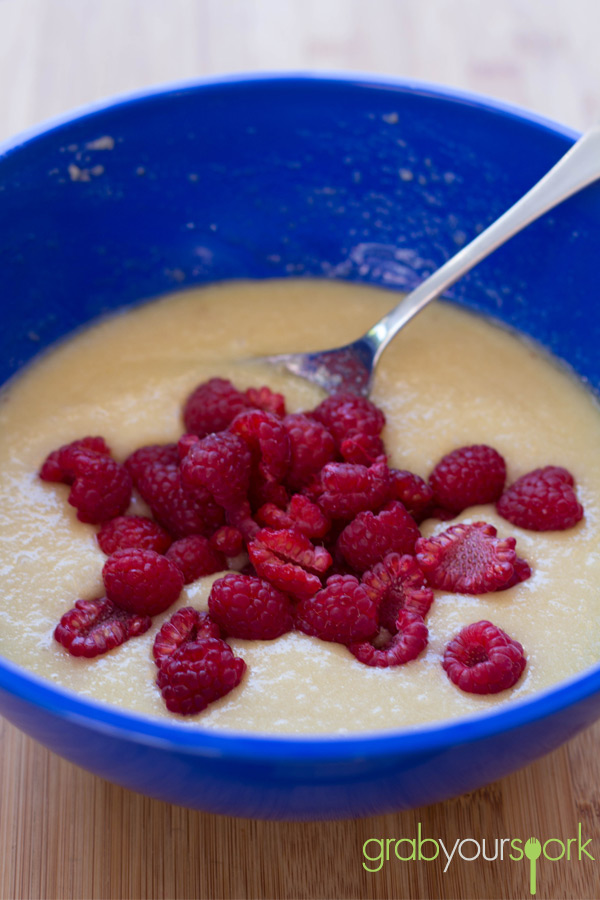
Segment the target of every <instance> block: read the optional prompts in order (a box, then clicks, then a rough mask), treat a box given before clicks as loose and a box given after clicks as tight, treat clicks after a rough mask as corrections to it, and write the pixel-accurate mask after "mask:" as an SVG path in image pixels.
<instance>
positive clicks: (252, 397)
mask: <svg viewBox="0 0 600 900" xmlns="http://www.w3.org/2000/svg"><path fill="white" fill-rule="evenodd" d="M245 396H246V400H247V401H248V403H249V404H250V406H256V407H257V408H258V409H262V410H264V412H268V413H273V415H274V416H279V418H280V419H283V417H284V416H285V398H284V396H283V394H276V393H275V392H274V391H272V390H271V388H269V387H261V388H253V387H251V388H248V390H247V391H246V394H245Z"/></svg>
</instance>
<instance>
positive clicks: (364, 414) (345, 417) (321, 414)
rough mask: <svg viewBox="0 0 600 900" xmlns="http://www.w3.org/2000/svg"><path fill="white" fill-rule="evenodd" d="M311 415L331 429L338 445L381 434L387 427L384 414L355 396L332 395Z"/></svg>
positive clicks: (367, 401)
mask: <svg viewBox="0 0 600 900" xmlns="http://www.w3.org/2000/svg"><path fill="white" fill-rule="evenodd" d="M311 415H312V417H313V418H314V419H316V420H317V422H321V423H322V424H323V425H325V427H326V428H328V429H329V431H330V432H331V433H332V435H333V436H334V438H335V440H336V441H337V442H338V444H340V443H341V442H342V441H343V440H344V438H350V437H356V435H362V434H380V432H381V431H382V429H383V426H384V425H385V416H384V414H383V412H382V411H381V410H380V409H378V408H377V407H376V406H375V404H374V403H371V401H370V400H367V398H366V397H359V396H357V395H355V394H332V395H331V396H330V397H327V398H326V399H325V400H323V402H322V403H320V404H319V405H318V406H317V408H316V409H314V410H313V411H312V413H311Z"/></svg>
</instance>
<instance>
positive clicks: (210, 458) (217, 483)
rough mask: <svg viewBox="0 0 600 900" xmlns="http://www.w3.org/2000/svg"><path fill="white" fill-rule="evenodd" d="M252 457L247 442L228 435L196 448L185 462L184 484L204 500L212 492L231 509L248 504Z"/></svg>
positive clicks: (215, 436) (213, 436)
mask: <svg viewBox="0 0 600 900" xmlns="http://www.w3.org/2000/svg"><path fill="white" fill-rule="evenodd" d="M251 464H252V456H251V453H250V450H249V449H248V446H247V445H246V442H245V441H243V440H242V438H240V437H238V436H237V435H236V434H231V433H230V432H227V431H224V432H222V433H221V434H209V435H208V436H207V437H205V438H202V440H200V441H198V443H197V444H194V445H193V446H192V447H191V448H190V451H189V453H188V454H187V456H186V457H185V459H183V460H182V462H181V483H182V485H183V487H184V488H186V489H187V490H189V491H191V492H192V493H195V492H197V491H199V492H200V495H201V496H204V495H205V492H206V491H208V492H209V493H210V494H212V496H213V497H214V499H215V500H216V502H217V503H218V504H220V505H221V506H223V507H225V509H228V508H230V507H235V506H238V505H239V504H240V503H242V502H243V500H245V498H246V495H247V493H248V488H249V486H250V472H251Z"/></svg>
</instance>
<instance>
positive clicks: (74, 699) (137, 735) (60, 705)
mask: <svg viewBox="0 0 600 900" xmlns="http://www.w3.org/2000/svg"><path fill="white" fill-rule="evenodd" d="M300 85H305V86H307V87H312V88H314V89H317V90H318V89H319V87H321V86H332V85H333V86H335V85H338V86H343V87H356V88H363V87H366V88H373V89H377V90H387V91H389V92H390V94H391V95H392V94H394V93H400V94H409V95H420V96H424V97H429V98H431V99H435V100H442V101H446V102H449V103H454V104H457V105H460V106H469V107H474V108H477V109H481V110H483V111H486V112H490V113H493V114H495V115H496V116H500V117H503V118H508V119H512V120H518V121H519V122H524V123H525V124H528V125H530V126H533V127H535V128H537V129H539V130H541V131H545V132H547V133H550V134H553V135H557V136H559V137H562V138H566V139H568V140H569V141H570V142H572V141H574V140H576V139H577V137H578V136H579V133H578V132H577V131H575V130H574V129H571V128H569V127H567V126H564V125H562V124H560V123H559V122H556V121H554V120H552V119H549V118H547V117H545V116H541V115H538V114H537V113H534V112H532V111H530V110H528V109H525V108H523V107H521V106H517V105H515V104H511V103H506V102H504V101H501V100H497V99H495V98H492V97H487V96H485V95H483V94H478V93H474V92H471V91H466V90H462V89H459V88H453V87H449V86H445V85H439V84H436V83H434V82H429V81H421V80H418V79H404V78H396V77H391V76H387V75H377V74H372V73H362V72H329V71H323V72H321V71H310V72H304V71H299V72H296V71H290V72H251V73H232V74H227V75H220V76H215V77H208V78H193V79H185V80H180V81H175V82H168V83H165V84H157V85H153V86H150V87H148V88H144V89H142V90H137V91H131V92H127V93H122V94H118V95H116V96H112V97H109V98H106V99H102V100H100V101H98V102H94V103H90V104H86V105H84V106H80V107H77V108H76V109H73V110H70V111H69V112H67V113H64V114H60V115H58V116H53V117H51V118H49V119H46V120H45V121H43V122H42V123H40V124H38V125H35V126H33V127H32V128H29V129H27V130H25V131H22V132H21V133H19V134H17V135H15V136H14V137H12V138H9V139H8V140H5V141H3V142H2V143H0V163H1V162H2V161H3V159H6V158H7V157H8V156H11V155H12V154H13V153H14V152H17V151H18V150H19V149H21V148H22V147H24V146H26V145H29V144H31V143H34V142H35V141H36V140H39V139H43V138H44V137H46V136H48V135H49V134H51V133H53V132H59V131H60V130H62V129H63V128H64V129H66V128H68V126H70V125H75V124H79V123H81V122H83V121H85V120H87V119H90V120H94V119H95V118H98V119H99V120H100V121H101V119H102V114H103V113H106V112H111V111H113V110H115V109H119V108H125V107H127V106H129V105H134V104H135V105H137V104H143V103H146V102H149V103H152V102H153V101H154V100H157V99H163V98H165V97H168V96H170V95H173V96H177V95H179V94H183V93H194V92H198V93H202V92H203V91H206V90H213V91H214V90H216V91H229V90H231V91H236V90H237V91H239V90H249V89H260V88H265V89H269V88H273V87H277V88H281V87H286V86H287V87H292V86H300ZM0 690H2V691H3V692H5V693H7V694H10V695H12V696H14V697H15V698H17V699H18V700H21V701H23V702H25V703H29V704H32V705H34V706H36V707H38V708H40V709H42V710H43V711H45V712H46V713H49V714H51V715H53V716H58V717H59V718H62V719H64V720H65V721H66V722H69V723H72V724H74V725H80V726H83V727H86V728H89V729H91V730H93V731H95V732H97V733H99V734H103V735H106V736H110V737H114V738H120V739H129V740H131V741H135V742H136V743H138V744H144V745H146V746H149V747H155V748H161V749H165V750H169V751H171V752H172V751H176V752H179V753H181V754H186V755H194V756H204V757H213V758H219V759H233V760H243V759H245V760H247V761H251V760H252V761H257V762H258V761H261V762H266V761H269V762H271V763H282V764H285V763H310V762H311V761H316V760H323V761H335V762H343V761H356V760H361V759H366V758H373V757H377V758H381V757H390V756H392V757H393V756H397V755H408V754H415V755H416V754H420V753H423V752H424V751H428V752H430V753H431V752H441V751H443V750H445V749H448V748H451V747H453V746H457V745H465V744H470V743H474V742H477V741H481V740H485V739H489V738H493V737H495V736H498V735H500V734H502V733H507V732H511V731H514V730H517V729H519V728H521V727H524V726H527V725H531V724H533V723H534V722H539V721H541V720H544V719H546V718H549V717H551V716H553V715H555V714H557V713H559V712H561V711H562V710H564V709H566V708H567V707H570V706H573V705H575V704H577V703H579V702H581V701H584V700H586V699H588V698H589V697H591V696H592V695H593V694H594V693H597V692H599V691H600V663H598V664H597V665H595V666H593V667H591V668H589V669H587V670H585V671H583V672H580V673H577V674H576V675H574V676H571V677H570V678H568V679H566V680H564V681H561V682H560V683H559V684H557V685H554V686H551V687H550V688H547V689H545V690H544V691H541V692H538V693H536V694H534V695H533V696H531V697H527V698H525V699H523V700H517V701H514V702H510V704H509V705H507V706H505V707H504V708H503V709H501V710H495V711H491V712H488V711H486V712H484V713H475V714H472V715H469V716H464V717H460V718H458V719H450V720H440V721H436V722H432V723H427V724H424V725H417V726H411V727H408V728H406V727H405V728H393V729H386V730H378V731H375V732H360V733H352V734H309V735H302V736H298V735H289V734H266V733H262V732H261V733H254V732H242V731H234V730H223V731H219V730H215V729H214V728H203V727H202V726H201V725H198V724H197V723H196V721H195V720H194V721H193V723H192V722H191V721H190V722H189V723H187V724H183V723H180V722H177V721H171V720H167V719H164V720H163V719H160V718H158V717H152V716H150V715H142V714H139V713H135V712H132V711H123V710H120V709H119V708H118V707H116V706H112V705H109V704H105V703H102V702H100V701H96V700H93V699H90V698H86V697H82V696H81V695H78V694H76V693H75V692H72V691H69V690H67V689H65V688H62V687H60V686H58V685H54V684H53V683H52V682H51V681H50V680H48V679H44V678H42V677H40V676H38V675H35V674H33V673H31V672H29V671H27V670H26V669H24V668H22V667H20V666H18V665H16V664H15V663H13V662H11V661H10V660H8V659H6V658H4V657H0Z"/></svg>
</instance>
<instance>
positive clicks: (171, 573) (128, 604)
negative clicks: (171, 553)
mask: <svg viewBox="0 0 600 900" xmlns="http://www.w3.org/2000/svg"><path fill="white" fill-rule="evenodd" d="M102 578H103V580H104V587H105V590H106V596H107V597H108V598H109V600H112V601H113V603H116V605H117V606H119V607H121V609H125V610H127V612H132V613H139V614H140V615H146V616H155V615H157V614H158V613H161V612H164V610H165V609H168V607H169V606H171V604H172V603H175V601H176V600H177V598H178V597H179V595H180V593H181V591H182V588H183V575H182V574H181V572H180V570H179V569H178V568H177V566H176V565H175V564H174V563H172V562H171V561H170V560H169V559H167V558H166V556H161V555H160V553H155V552H154V551H153V550H136V549H131V550H117V552H116V553H113V555H112V556H109V558H108V559H107V560H106V562H105V563H104V568H103V569H102Z"/></svg>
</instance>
